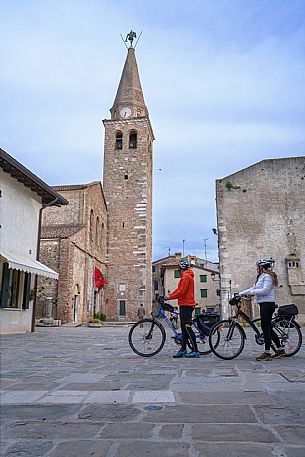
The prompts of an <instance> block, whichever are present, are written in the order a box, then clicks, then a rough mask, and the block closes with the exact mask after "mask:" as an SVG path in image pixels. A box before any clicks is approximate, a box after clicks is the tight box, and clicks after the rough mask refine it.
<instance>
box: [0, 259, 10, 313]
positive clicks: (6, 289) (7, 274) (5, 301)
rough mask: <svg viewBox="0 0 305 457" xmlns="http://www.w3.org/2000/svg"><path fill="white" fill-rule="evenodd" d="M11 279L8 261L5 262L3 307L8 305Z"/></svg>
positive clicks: (2, 291) (2, 292)
mask: <svg viewBox="0 0 305 457" xmlns="http://www.w3.org/2000/svg"><path fill="white" fill-rule="evenodd" d="M9 279H10V272H9V268H8V263H4V264H3V273H2V287H1V303H0V306H1V308H6V307H7V306H8V297H9Z"/></svg>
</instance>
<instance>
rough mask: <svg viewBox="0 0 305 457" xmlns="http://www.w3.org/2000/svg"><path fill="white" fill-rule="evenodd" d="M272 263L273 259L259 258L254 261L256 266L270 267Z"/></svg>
mask: <svg viewBox="0 0 305 457" xmlns="http://www.w3.org/2000/svg"><path fill="white" fill-rule="evenodd" d="M274 263H275V260H273V259H259V260H258V261H257V262H256V265H257V266H258V267H265V268H272V267H273V265H274Z"/></svg>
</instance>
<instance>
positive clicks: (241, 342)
mask: <svg viewBox="0 0 305 457" xmlns="http://www.w3.org/2000/svg"><path fill="white" fill-rule="evenodd" d="M240 301H241V297H240V296H234V297H233V298H232V299H231V300H230V301H229V303H230V305H231V306H236V307H237V312H236V314H235V316H232V317H229V319H225V320H221V321H219V322H218V323H216V324H215V325H214V326H213V328H212V329H211V331H210V335H209V344H210V348H211V350H212V352H213V353H214V354H215V355H216V356H217V357H219V358H220V359H223V360H231V359H234V358H235V357H237V356H239V355H240V354H241V352H242V351H243V349H244V346H245V341H246V339H247V336H246V333H245V330H244V329H243V327H242V326H241V325H240V324H239V323H238V322H237V319H238V317H242V318H243V319H244V320H245V321H246V322H247V323H248V324H249V325H250V328H252V330H254V332H255V341H256V343H257V344H259V345H263V344H264V335H263V333H262V332H261V331H260V329H259V328H258V327H257V326H256V325H255V324H256V322H258V321H260V320H261V319H260V318H257V319H253V320H252V319H251V318H250V317H249V316H248V315H247V314H246V313H244V312H243V311H242V310H241V304H240ZM297 314H298V309H297V307H296V306H295V305H285V306H280V307H279V308H278V312H277V314H276V315H275V316H274V317H273V318H272V326H273V330H275V332H276V333H277V335H278V337H279V339H280V343H281V346H282V347H283V349H285V353H286V357H292V356H293V355H295V354H296V353H297V352H298V351H299V349H300V347H301V345H302V333H301V329H300V326H299V324H298V323H297V322H296V321H295V316H296V315H297ZM271 347H272V349H273V350H274V351H275V347H274V346H273V345H272V346H271Z"/></svg>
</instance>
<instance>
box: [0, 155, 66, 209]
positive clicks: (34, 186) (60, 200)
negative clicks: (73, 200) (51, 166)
mask: <svg viewBox="0 0 305 457" xmlns="http://www.w3.org/2000/svg"><path fill="white" fill-rule="evenodd" d="M0 167H1V168H2V170H3V171H4V172H5V173H8V174H10V175H11V176H12V178H15V179H17V181H19V182H21V183H22V184H23V185H24V186H25V187H28V188H29V189H31V190H32V191H33V192H35V193H36V194H37V195H39V196H40V197H41V199H42V203H43V204H45V205H46V204H50V203H51V204H52V205H51V206H53V205H54V206H61V205H68V203H69V202H68V201H67V200H66V199H65V198H64V197H62V196H61V195H60V194H58V193H57V192H56V191H55V189H52V188H51V187H50V186H48V184H46V183H45V182H44V181H42V180H41V179H40V178H38V176H36V175H34V173H32V172H31V171H30V170H29V169H28V168H26V167H25V166H23V165H22V164H21V163H20V162H18V160H16V159H14V157H12V156H11V155H9V154H8V153H7V152H5V151H4V150H3V149H1V148H0Z"/></svg>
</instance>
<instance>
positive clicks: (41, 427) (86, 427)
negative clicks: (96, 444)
mask: <svg viewBox="0 0 305 457" xmlns="http://www.w3.org/2000/svg"><path fill="white" fill-rule="evenodd" d="M102 425H104V424H103V423H100V424H97V423H92V422H89V421H87V422H82V423H79V422H60V421H56V422H55V421H44V422H37V421H31V422H16V423H15V424H11V425H8V426H7V427H6V428H5V429H4V430H3V431H2V434H3V437H4V439H7V438H14V439H15V438H26V439H29V438H30V439H31V438H32V439H52V438H53V439H57V440H58V439H66V438H67V436H68V437H69V438H70V439H72V438H78V439H80V438H93V437H94V436H95V435H96V434H97V433H98V432H99V431H100V429H101V427H102Z"/></svg>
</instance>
